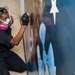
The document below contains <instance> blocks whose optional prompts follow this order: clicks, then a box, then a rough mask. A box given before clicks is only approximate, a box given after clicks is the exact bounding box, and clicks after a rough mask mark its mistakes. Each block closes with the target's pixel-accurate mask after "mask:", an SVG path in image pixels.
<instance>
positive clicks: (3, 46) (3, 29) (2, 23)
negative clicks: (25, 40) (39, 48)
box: [0, 7, 29, 75]
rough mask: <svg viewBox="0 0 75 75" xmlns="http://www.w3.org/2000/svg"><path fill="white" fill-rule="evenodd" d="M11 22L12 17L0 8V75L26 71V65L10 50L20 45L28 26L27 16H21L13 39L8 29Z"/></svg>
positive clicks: (25, 14)
mask: <svg viewBox="0 0 75 75" xmlns="http://www.w3.org/2000/svg"><path fill="white" fill-rule="evenodd" d="M13 22H14V21H13V17H12V16H9V13H8V11H7V9H5V8H3V7H0V75H10V73H9V71H16V72H24V71H26V70H27V66H26V65H27V64H26V63H24V61H23V60H22V59H21V58H20V57H19V56H18V55H17V54H15V53H14V52H12V51H11V50H10V49H11V48H12V47H14V46H15V45H18V44H19V43H20V41H21V39H22V36H23V34H24V32H25V30H26V26H27V25H28V22H29V16H28V15H27V13H24V14H23V15H22V16H21V22H22V25H21V28H20V30H19V32H18V34H17V35H16V36H15V37H12V35H11V28H10V26H11V25H12V24H13Z"/></svg>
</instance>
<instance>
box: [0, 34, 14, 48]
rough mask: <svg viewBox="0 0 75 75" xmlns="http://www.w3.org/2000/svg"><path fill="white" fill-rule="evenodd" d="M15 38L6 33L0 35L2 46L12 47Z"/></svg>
mask: <svg viewBox="0 0 75 75" xmlns="http://www.w3.org/2000/svg"><path fill="white" fill-rule="evenodd" d="M12 38H13V37H12V36H11V35H9V34H6V33H1V34H0V44H3V45H6V46H7V47H12V46H13V45H12V44H11V43H10V41H11V39H12Z"/></svg>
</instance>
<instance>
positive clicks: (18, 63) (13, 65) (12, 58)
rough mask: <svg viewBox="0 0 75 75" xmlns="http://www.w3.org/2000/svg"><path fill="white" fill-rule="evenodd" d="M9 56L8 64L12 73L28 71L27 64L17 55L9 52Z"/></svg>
mask: <svg viewBox="0 0 75 75" xmlns="http://www.w3.org/2000/svg"><path fill="white" fill-rule="evenodd" d="M7 54H8V57H7V58H6V64H7V67H8V69H9V70H10V71H16V72H24V71H25V70H27V67H26V64H25V63H24V61H23V60H22V59H21V58H20V57H19V56H18V55H17V54H15V53H14V52H12V51H8V52H7Z"/></svg>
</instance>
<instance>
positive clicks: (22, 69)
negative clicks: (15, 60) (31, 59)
mask: <svg viewBox="0 0 75 75" xmlns="http://www.w3.org/2000/svg"><path fill="white" fill-rule="evenodd" d="M26 70H27V66H26V65H24V66H22V67H20V68H18V72H25V71H26Z"/></svg>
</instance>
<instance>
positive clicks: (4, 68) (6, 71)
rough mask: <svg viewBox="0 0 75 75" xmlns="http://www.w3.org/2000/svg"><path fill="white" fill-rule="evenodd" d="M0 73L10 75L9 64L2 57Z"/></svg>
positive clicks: (0, 74)
mask: <svg viewBox="0 0 75 75" xmlns="http://www.w3.org/2000/svg"><path fill="white" fill-rule="evenodd" d="M0 75H10V73H9V71H8V69H7V65H6V64H5V62H4V60H3V59H1V58H0Z"/></svg>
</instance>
